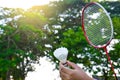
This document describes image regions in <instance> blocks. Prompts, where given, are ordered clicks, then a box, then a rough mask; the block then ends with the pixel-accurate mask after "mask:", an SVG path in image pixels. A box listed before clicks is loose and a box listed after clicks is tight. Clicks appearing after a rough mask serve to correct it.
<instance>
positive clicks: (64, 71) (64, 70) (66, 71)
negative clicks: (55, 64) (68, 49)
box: [59, 62, 71, 74]
mask: <svg viewBox="0 0 120 80" xmlns="http://www.w3.org/2000/svg"><path fill="white" fill-rule="evenodd" d="M59 70H60V72H63V73H66V74H69V73H70V72H71V69H70V68H68V67H65V66H64V65H63V64H62V63H61V62H60V68H59Z"/></svg>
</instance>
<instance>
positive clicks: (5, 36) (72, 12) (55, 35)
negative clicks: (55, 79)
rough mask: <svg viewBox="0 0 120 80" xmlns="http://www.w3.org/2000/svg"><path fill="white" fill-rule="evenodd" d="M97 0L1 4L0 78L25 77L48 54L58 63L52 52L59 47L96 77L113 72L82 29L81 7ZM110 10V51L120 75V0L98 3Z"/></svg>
mask: <svg viewBox="0 0 120 80" xmlns="http://www.w3.org/2000/svg"><path fill="white" fill-rule="evenodd" d="M93 1H95V2H98V0H59V1H53V2H50V3H49V4H46V5H40V6H39V5H38V6H33V7H31V8H29V9H27V10H24V9H22V8H7V7H0V80H10V76H13V79H14V80H25V77H26V75H27V73H28V72H30V71H34V66H32V65H31V64H32V63H37V64H39V58H40V57H44V56H47V57H48V58H49V59H50V60H51V62H54V63H55V64H56V69H58V64H59V62H58V60H57V59H56V58H55V57H54V56H53V51H54V50H55V49H56V48H59V47H62V46H63V47H66V48H67V49H68V50H69V55H68V60H70V61H72V62H74V63H76V64H82V65H83V66H84V67H83V69H84V70H86V71H89V72H90V73H92V75H93V76H94V77H96V76H99V73H102V76H99V77H102V78H104V79H105V80H114V79H112V75H113V72H112V70H111V68H110V65H109V62H108V60H107V57H106V55H105V53H104V51H103V50H102V49H95V48H93V47H92V46H90V45H89V44H88V42H87V41H86V39H85V37H84V35H83V31H82V29H81V10H82V8H83V7H84V6H85V5H86V4H87V3H89V2H93ZM99 3H100V4H101V5H102V6H104V7H105V9H106V10H107V11H108V12H109V14H110V16H111V18H112V21H113V25H114V38H113V41H112V45H111V46H109V47H108V48H109V50H110V51H109V54H110V56H111V60H112V63H113V65H114V68H115V71H116V72H117V75H119V74H120V31H119V30H120V1H106V0H103V1H101V2H99Z"/></svg>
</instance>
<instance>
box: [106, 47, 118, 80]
mask: <svg viewBox="0 0 120 80" xmlns="http://www.w3.org/2000/svg"><path fill="white" fill-rule="evenodd" d="M104 51H105V52H106V56H107V58H108V62H109V63H110V65H111V69H112V71H113V73H114V75H115V80H118V78H117V76H116V73H115V71H114V67H113V65H112V62H111V59H110V56H109V54H108V52H107V48H106V47H104Z"/></svg>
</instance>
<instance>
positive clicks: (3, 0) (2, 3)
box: [0, 0, 56, 9]
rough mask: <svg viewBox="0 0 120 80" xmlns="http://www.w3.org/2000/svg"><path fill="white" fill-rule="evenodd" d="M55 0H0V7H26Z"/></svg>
mask: <svg viewBox="0 0 120 80" xmlns="http://www.w3.org/2000/svg"><path fill="white" fill-rule="evenodd" d="M50 1H56V0H0V7H9V8H23V9H28V8H30V7H32V6H34V5H44V4H48V3H49V2H50Z"/></svg>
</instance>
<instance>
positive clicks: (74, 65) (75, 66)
mask: <svg viewBox="0 0 120 80" xmlns="http://www.w3.org/2000/svg"><path fill="white" fill-rule="evenodd" d="M67 65H68V66H70V67H71V68H73V69H76V68H78V66H77V65H76V64H75V63H73V62H70V61H67Z"/></svg>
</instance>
